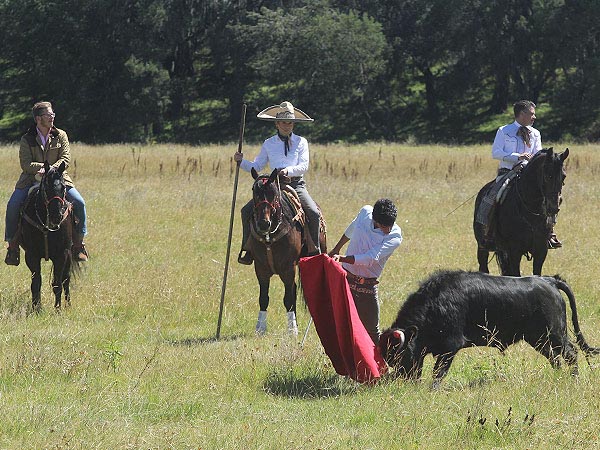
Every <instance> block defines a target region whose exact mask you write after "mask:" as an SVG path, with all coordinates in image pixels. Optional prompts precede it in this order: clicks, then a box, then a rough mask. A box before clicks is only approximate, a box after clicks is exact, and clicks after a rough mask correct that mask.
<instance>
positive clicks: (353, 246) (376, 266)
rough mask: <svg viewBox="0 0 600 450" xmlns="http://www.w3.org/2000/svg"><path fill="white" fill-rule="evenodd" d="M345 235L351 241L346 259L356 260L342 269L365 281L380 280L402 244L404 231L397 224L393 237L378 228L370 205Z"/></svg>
mask: <svg viewBox="0 0 600 450" xmlns="http://www.w3.org/2000/svg"><path fill="white" fill-rule="evenodd" d="M344 235H345V236H346V237H347V238H349V239H350V243H349V244H348V251H347V252H346V255H349V256H354V264H348V263H342V267H343V268H344V269H346V270H347V271H348V272H351V273H353V274H354V275H356V276H359V277H364V278H379V276H380V275H381V272H382V271H383V267H384V266H385V263H386V262H387V260H388V258H389V257H390V256H391V255H392V253H393V252H394V250H396V248H398V246H399V245H400V243H401V242H402V231H401V230H400V227H399V226H398V225H397V224H395V223H394V225H393V226H392V229H391V231H390V233H389V234H385V233H384V232H383V231H381V229H379V228H375V224H374V223H373V207H372V206H370V205H366V206H363V207H362V209H361V210H360V211H359V213H358V215H357V216H356V217H355V218H354V220H353V221H352V223H351V224H350V225H348V228H346V231H345V232H344Z"/></svg>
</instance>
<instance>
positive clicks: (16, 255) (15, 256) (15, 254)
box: [4, 247, 21, 266]
mask: <svg viewBox="0 0 600 450" xmlns="http://www.w3.org/2000/svg"><path fill="white" fill-rule="evenodd" d="M4 262H5V263H6V264H7V265H9V266H18V265H19V263H20V262H21V252H20V250H19V247H17V248H10V247H8V249H7V252H6V257H5V258H4Z"/></svg>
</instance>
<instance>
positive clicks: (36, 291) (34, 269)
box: [25, 252, 42, 312]
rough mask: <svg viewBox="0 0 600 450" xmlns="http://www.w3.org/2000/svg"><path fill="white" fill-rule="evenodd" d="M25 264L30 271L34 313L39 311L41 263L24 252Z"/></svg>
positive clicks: (38, 259) (29, 253)
mask: <svg viewBox="0 0 600 450" xmlns="http://www.w3.org/2000/svg"><path fill="white" fill-rule="evenodd" d="M25 262H26V263H27V267H29V270H30V271H31V306H32V308H33V311H34V312H39V311H40V310H41V303H42V301H41V300H42V299H41V290H42V262H41V259H40V258H36V257H34V256H32V255H31V252H25Z"/></svg>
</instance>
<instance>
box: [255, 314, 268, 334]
mask: <svg viewBox="0 0 600 450" xmlns="http://www.w3.org/2000/svg"><path fill="white" fill-rule="evenodd" d="M266 332H267V312H266V311H259V312H258V320H257V321H256V334H258V335H259V336H264V334H265V333H266Z"/></svg>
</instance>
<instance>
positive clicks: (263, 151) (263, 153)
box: [240, 141, 269, 173]
mask: <svg viewBox="0 0 600 450" xmlns="http://www.w3.org/2000/svg"><path fill="white" fill-rule="evenodd" d="M266 143H267V141H265V142H263V145H262V147H261V148H260V152H259V153H258V155H257V156H256V158H254V161H252V162H250V161H248V160H247V159H242V161H241V162H240V168H241V169H242V170H245V171H246V172H250V171H251V170H252V168H254V170H256V171H257V172H259V173H260V171H261V170H263V169H264V168H265V166H266V165H267V163H268V162H269V154H268V153H267V146H266Z"/></svg>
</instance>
